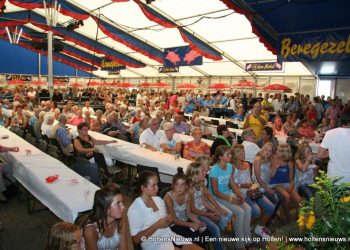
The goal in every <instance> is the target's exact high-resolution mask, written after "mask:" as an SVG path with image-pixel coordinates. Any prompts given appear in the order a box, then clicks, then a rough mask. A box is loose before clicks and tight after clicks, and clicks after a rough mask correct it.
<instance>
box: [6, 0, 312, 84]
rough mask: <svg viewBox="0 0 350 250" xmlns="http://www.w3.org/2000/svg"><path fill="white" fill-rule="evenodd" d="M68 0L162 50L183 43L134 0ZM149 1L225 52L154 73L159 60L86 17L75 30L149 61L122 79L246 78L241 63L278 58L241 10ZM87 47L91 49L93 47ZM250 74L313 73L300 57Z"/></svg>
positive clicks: (210, 0)
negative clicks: (176, 70) (111, 35)
mask: <svg viewBox="0 0 350 250" xmlns="http://www.w3.org/2000/svg"><path fill="white" fill-rule="evenodd" d="M69 2H71V3H72V4H74V5H76V6H79V7H80V8H82V9H84V10H86V11H88V12H90V13H91V14H93V15H96V16H97V15H100V14H101V16H102V17H103V18H104V20H108V21H109V23H111V24H113V25H115V26H116V27H119V28H120V27H121V28H123V29H124V30H126V31H128V32H129V33H131V34H133V35H134V36H136V37H138V38H141V39H142V40H144V41H147V43H149V44H151V45H153V46H154V47H156V48H158V49H160V50H162V51H163V50H164V49H165V48H169V47H177V46H184V45H187V44H186V43H185V42H184V41H183V39H182V38H181V35H180V33H179V31H178V29H176V28H172V29H171V28H164V27H162V26H160V25H158V24H157V23H155V22H153V21H150V20H149V19H148V18H147V17H146V16H145V15H144V14H143V12H142V11H141V9H140V7H139V6H138V5H137V3H135V2H134V1H128V2H112V1H110V0H98V1H96V0H84V1H79V2H78V1H77V0H75V1H73V0H69ZM143 2H144V1H143ZM149 6H150V7H152V8H154V9H155V10H157V11H158V12H160V13H162V14H163V15H164V16H166V17H168V18H169V19H171V20H174V21H175V22H176V23H177V24H178V25H183V26H185V27H186V29H187V31H191V33H193V34H195V35H196V36H197V37H199V38H201V39H203V41H206V42H207V44H209V45H211V46H213V47H214V48H215V49H216V50H218V51H220V52H221V53H222V55H223V60H221V61H213V60H211V59H206V58H203V65H200V66H192V67H180V72H179V73H170V74H161V73H158V68H159V67H160V66H162V65H161V64H160V63H159V62H157V61H155V60H153V59H150V58H148V57H147V56H144V55H142V54H140V53H138V52H136V51H134V50H132V49H130V48H129V47H127V46H125V45H123V44H121V43H118V42H116V41H115V40H113V39H111V38H109V37H108V36H106V35H105V34H104V33H103V32H102V31H101V30H99V29H98V28H97V24H96V22H95V21H94V20H93V19H92V18H91V17H90V18H89V19H87V20H84V26H81V27H80V28H79V29H77V30H76V31H77V32H79V33H81V34H83V35H85V36H88V37H90V38H92V39H95V38H96V37H97V39H98V41H99V42H101V43H103V44H105V45H107V46H109V47H111V48H114V49H116V50H118V51H120V52H122V53H125V54H127V55H128V56H131V57H133V58H135V59H137V60H140V61H141V62H143V63H145V64H146V65H147V66H146V67H145V68H137V69H136V68H130V67H127V69H126V70H121V74H120V76H121V77H123V78H129V77H167V76H175V77H177V76H180V77H182V76H189V77H201V76H203V77H206V76H240V77H249V76H252V73H248V72H245V70H244V65H245V63H246V62H266V61H270V62H273V61H276V56H275V55H273V54H272V53H271V52H270V51H268V50H267V49H266V48H265V47H264V45H263V44H261V43H260V42H259V39H258V37H257V36H256V35H255V34H253V33H252V31H251V25H250V23H249V21H248V20H247V19H246V18H245V17H244V16H243V15H240V14H237V13H234V11H233V10H231V9H228V8H227V7H226V6H225V5H224V4H223V3H222V2H221V1H220V0H205V1H199V0H176V1H174V0H156V1H154V2H152V4H151V5H149ZM6 7H7V9H6V12H12V11H18V10H22V9H21V8H19V7H16V6H14V5H12V4H10V3H9V2H7V3H6ZM34 11H35V12H37V13H39V14H41V15H43V16H44V13H45V12H44V10H42V9H35V10H34ZM71 20H72V18H71V17H68V16H64V15H62V14H59V23H60V24H62V25H67V24H68V23H69V22H70V21H71ZM27 25H28V26H30V27H31V28H33V29H35V30H38V31H40V29H38V28H37V27H34V26H32V25H30V24H27ZM65 42H66V41H65ZM67 43H69V42H67ZM69 44H72V43H69ZM78 47H79V46H78ZM85 51H87V50H85ZM88 52H89V53H93V52H91V51H88ZM97 56H100V55H97ZM94 74H95V75H98V76H100V77H104V78H108V77H111V76H108V74H107V72H104V71H100V70H98V71H94ZM253 74H255V76H266V75H271V76H285V75H288V76H312V74H311V72H310V71H309V70H308V69H307V68H306V67H305V66H304V65H303V64H301V63H298V62H297V63H296V62H288V63H284V69H283V71H277V72H254V73H253ZM113 77H115V76H113Z"/></svg>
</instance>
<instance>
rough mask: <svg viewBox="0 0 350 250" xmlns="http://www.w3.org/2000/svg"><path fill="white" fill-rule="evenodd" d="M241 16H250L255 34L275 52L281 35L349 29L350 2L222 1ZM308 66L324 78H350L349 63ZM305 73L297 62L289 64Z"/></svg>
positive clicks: (326, 63)
mask: <svg viewBox="0 0 350 250" xmlns="http://www.w3.org/2000/svg"><path fill="white" fill-rule="evenodd" d="M220 1H221V2H223V3H225V4H226V5H227V6H229V7H230V9H232V10H236V11H237V12H239V13H244V14H245V15H246V16H250V20H251V22H252V25H253V26H254V29H255V31H257V33H260V34H259V36H260V38H262V39H264V43H265V44H266V45H267V46H269V47H270V48H271V49H276V48H277V45H278V36H279V35H293V34H309V33H313V32H326V31H339V30H349V27H350V19H349V18H348V15H349V10H350V1H348V0H337V1H334V0H293V1H292V0H278V1H276V0H266V1H256V0H220ZM304 65H306V66H307V68H308V69H310V70H311V72H312V73H313V74H315V75H318V76H320V77H322V76H324V77H328V76H331V77H336V76H349V75H350V63H349V61H345V60H342V61H341V60H339V61H331V62H328V61H324V62H323V61H316V60H314V61H310V62H305V63H304ZM291 67H292V68H293V69H298V70H301V71H299V72H300V73H302V71H303V70H305V69H304V67H303V68H300V67H299V65H298V66H297V64H296V63H294V64H291V63H288V64H286V69H287V70H286V71H289V69H290V68H291Z"/></svg>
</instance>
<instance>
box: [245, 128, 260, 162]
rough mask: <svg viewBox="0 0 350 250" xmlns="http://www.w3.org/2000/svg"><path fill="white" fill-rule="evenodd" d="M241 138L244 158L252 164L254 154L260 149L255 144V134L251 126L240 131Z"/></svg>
mask: <svg viewBox="0 0 350 250" xmlns="http://www.w3.org/2000/svg"><path fill="white" fill-rule="evenodd" d="M242 139H243V143H242V145H243V146H244V151H245V160H246V161H247V162H250V163H251V164H253V162H254V160H255V156H256V154H257V153H258V152H259V151H260V148H259V147H258V145H256V135H255V132H254V130H253V129H252V128H247V129H245V130H244V131H243V133H242Z"/></svg>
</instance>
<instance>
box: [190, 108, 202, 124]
mask: <svg viewBox="0 0 350 250" xmlns="http://www.w3.org/2000/svg"><path fill="white" fill-rule="evenodd" d="M199 116H200V114H199V112H198V111H194V112H193V113H192V117H191V125H192V126H195V121H196V119H197V118H199Z"/></svg>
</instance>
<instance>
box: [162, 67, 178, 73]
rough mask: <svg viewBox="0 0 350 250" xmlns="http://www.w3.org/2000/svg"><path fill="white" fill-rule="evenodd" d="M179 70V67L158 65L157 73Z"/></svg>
mask: <svg viewBox="0 0 350 250" xmlns="http://www.w3.org/2000/svg"><path fill="white" fill-rule="evenodd" d="M173 72H179V67H177V66H176V67H159V73H173Z"/></svg>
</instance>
